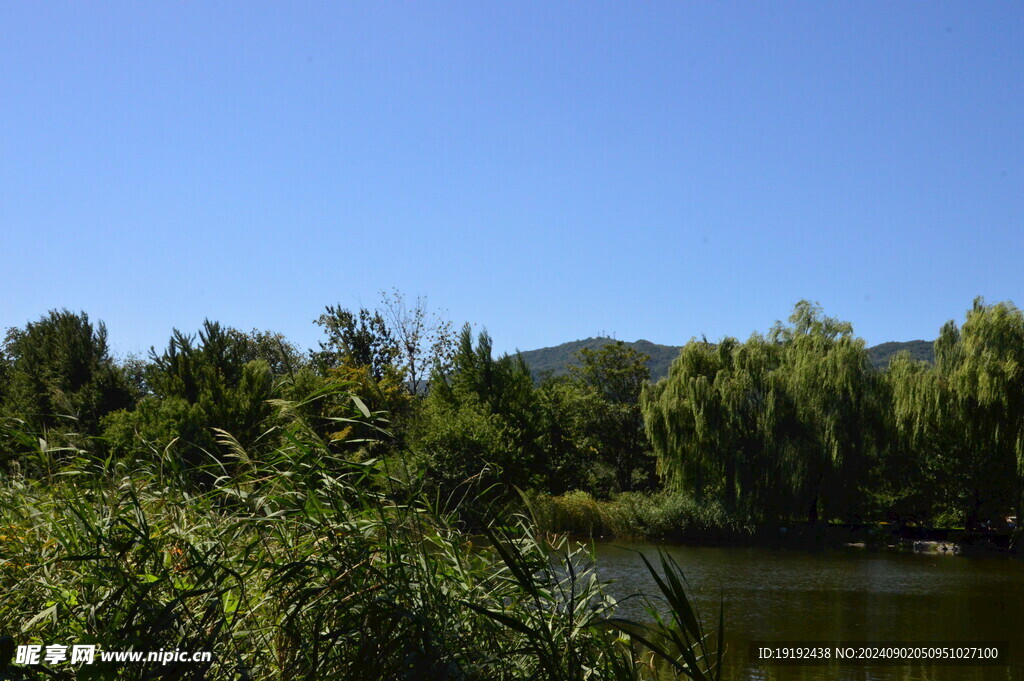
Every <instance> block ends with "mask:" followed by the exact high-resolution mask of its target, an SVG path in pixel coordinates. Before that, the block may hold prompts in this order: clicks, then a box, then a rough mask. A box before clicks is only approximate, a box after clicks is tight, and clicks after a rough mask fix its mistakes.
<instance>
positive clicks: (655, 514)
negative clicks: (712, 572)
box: [527, 490, 752, 542]
mask: <svg viewBox="0 0 1024 681" xmlns="http://www.w3.org/2000/svg"><path fill="white" fill-rule="evenodd" d="M527 505H528V506H529V508H530V511H531V513H532V516H533V518H534V521H535V522H536V523H537V526H538V527H539V528H540V529H541V530H543V531H545V532H549V533H562V532H568V533H570V534H572V535H575V536H581V537H615V538H617V539H630V540H659V541H661V540H670V541H697V542H700V541H719V540H724V539H735V538H742V537H744V536H747V535H749V534H750V532H751V530H752V528H751V526H750V524H749V523H748V522H747V521H746V520H745V519H743V518H742V517H740V516H738V515H736V514H734V513H729V512H728V511H726V510H725V509H724V508H723V507H722V505H721V504H719V503H717V502H714V501H710V502H709V501H697V500H696V499H694V498H692V497H690V496H688V495H686V494H683V493H680V492H659V493H657V494H648V493H643V492H628V493H625V494H619V495H617V496H615V497H613V498H612V499H610V500H607V501H601V500H598V499H595V498H594V497H593V496H591V495H590V494H588V493H587V492H581V491H578V490H575V491H572V492H568V493H566V494H563V495H560V496H549V495H546V494H540V493H534V494H530V495H527Z"/></svg>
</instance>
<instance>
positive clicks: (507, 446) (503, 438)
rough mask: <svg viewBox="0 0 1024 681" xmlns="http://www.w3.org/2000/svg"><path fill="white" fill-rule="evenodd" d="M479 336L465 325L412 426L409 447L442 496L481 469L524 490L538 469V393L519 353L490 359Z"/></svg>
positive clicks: (535, 479)
mask: <svg viewBox="0 0 1024 681" xmlns="http://www.w3.org/2000/svg"><path fill="white" fill-rule="evenodd" d="M491 348H492V342H491V338H490V336H488V335H487V333H486V332H482V333H480V335H479V336H478V338H477V342H476V344H475V345H474V343H473V337H472V332H471V330H470V328H469V326H468V325H466V327H465V328H464V329H463V330H462V334H461V336H460V339H459V344H458V349H457V351H456V353H455V355H454V358H453V361H452V370H451V371H450V372H449V373H447V374H441V373H440V372H439V373H438V374H436V375H435V377H434V379H433V381H432V384H433V389H432V390H431V391H430V394H429V395H428V396H427V397H426V399H425V405H424V408H423V412H422V415H421V417H420V419H419V422H418V423H417V425H416V428H415V434H414V441H413V448H414V450H415V451H416V452H417V454H418V456H419V458H420V459H421V460H422V461H423V462H424V464H425V470H426V472H427V474H428V477H429V478H430V480H431V481H432V482H433V483H434V484H436V485H437V486H438V488H439V489H440V491H441V492H442V493H443V494H445V495H450V494H452V493H454V492H455V491H456V489H455V486H457V485H460V484H461V483H462V481H465V480H467V479H468V478H470V477H473V476H476V475H478V474H480V473H481V472H483V471H488V473H489V475H498V476H500V477H499V478H498V479H500V481H501V482H502V483H504V484H505V485H511V486H518V487H527V486H530V485H532V484H534V483H536V482H538V481H539V479H540V476H541V475H542V474H543V469H542V467H541V466H540V465H539V464H540V456H541V450H540V447H539V419H538V406H537V396H536V393H535V390H534V387H533V382H532V380H531V378H530V373H529V370H528V369H527V368H526V365H525V364H524V363H523V362H522V360H521V359H520V358H516V357H511V356H508V355H505V356H503V357H500V358H497V359H495V358H494V357H493V355H492V350H491Z"/></svg>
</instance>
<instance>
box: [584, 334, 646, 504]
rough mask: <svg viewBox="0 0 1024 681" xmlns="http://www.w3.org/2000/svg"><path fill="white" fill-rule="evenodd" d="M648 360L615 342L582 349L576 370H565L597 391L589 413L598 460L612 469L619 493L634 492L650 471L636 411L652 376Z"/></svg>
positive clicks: (643, 437)
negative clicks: (597, 444) (597, 404)
mask: <svg viewBox="0 0 1024 681" xmlns="http://www.w3.org/2000/svg"><path fill="white" fill-rule="evenodd" d="M648 359H649V357H648V356H647V355H645V354H643V353H641V352H638V351H636V350H635V349H633V348H631V347H629V346H627V345H626V344H625V343H623V342H622V341H616V342H615V343H610V344H608V345H605V346H604V347H602V348H600V349H599V350H591V349H589V348H584V349H583V350H581V351H580V366H578V367H572V368H571V369H570V375H571V376H572V377H573V378H574V379H575V380H577V381H578V382H580V383H581V384H583V385H586V386H589V387H590V388H592V389H594V390H596V391H597V393H598V394H599V395H600V396H601V398H602V400H603V404H602V405H601V407H602V408H601V409H600V410H599V411H598V412H597V413H595V414H594V422H595V424H596V425H598V427H599V428H600V431H599V435H598V439H599V442H600V452H601V454H602V457H601V458H602V460H603V461H604V463H605V464H607V465H608V466H609V467H610V468H611V469H612V470H614V471H615V473H616V476H617V479H616V482H617V483H618V484H617V487H618V491H621V492H626V491H629V490H632V489H634V487H635V486H636V481H637V480H639V481H642V482H646V481H647V480H649V479H650V478H651V477H652V475H653V473H654V470H653V465H652V464H653V459H652V458H651V457H650V456H648V447H649V445H648V442H647V435H646V433H645V432H644V421H643V415H642V414H641V412H640V392H641V390H642V389H643V387H644V386H645V385H646V384H647V383H648V381H649V380H650V377H651V374H650V371H649V370H648V368H647V360H648Z"/></svg>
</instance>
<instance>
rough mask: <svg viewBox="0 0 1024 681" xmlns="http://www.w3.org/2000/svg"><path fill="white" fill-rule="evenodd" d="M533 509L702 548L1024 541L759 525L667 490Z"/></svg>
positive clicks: (578, 529) (1013, 545)
mask: <svg viewBox="0 0 1024 681" xmlns="http://www.w3.org/2000/svg"><path fill="white" fill-rule="evenodd" d="M526 501H527V505H528V507H529V510H530V512H531V514H532V515H533V517H534V520H535V521H536V523H537V526H538V527H539V528H540V529H541V530H542V531H544V532H547V533H549V534H569V535H572V536H576V537H581V538H588V539H597V540H608V541H612V540H614V541H653V542H667V543H681V544H689V545H696V546H750V547H767V548H802V549H817V548H828V547H839V546H851V547H856V548H863V549H877V550H885V549H888V550H902V551H911V552H916V553H936V554H941V555H951V556H952V555H972V556H982V555H994V556H998V555H1014V554H1017V553H1018V551H1019V546H1020V537H1019V535H1018V536H1017V537H1016V541H1015V535H1014V534H1013V533H1012V532H1011V531H1009V530H1004V531H994V530H985V531H977V530H972V531H967V530H964V529H957V528H928V527H921V526H915V525H909V524H897V523H885V522H875V523H816V524H808V523H806V522H773V523H753V522H751V521H749V520H747V519H744V518H742V517H739V516H738V515H736V514H733V513H729V512H727V511H726V510H724V509H723V508H722V507H721V506H720V505H718V504H715V503H698V502H696V501H694V500H692V499H690V498H688V497H685V496H681V495H673V494H671V493H666V492H662V493H659V494H653V495H648V494H640V493H629V494H621V495H618V496H616V497H615V498H613V499H611V500H608V501H604V500H598V499H594V498H593V497H592V496H590V495H589V494H587V493H585V492H570V493H568V494H564V495H561V496H557V497H551V496H547V495H534V496H531V497H528V498H527V500H526Z"/></svg>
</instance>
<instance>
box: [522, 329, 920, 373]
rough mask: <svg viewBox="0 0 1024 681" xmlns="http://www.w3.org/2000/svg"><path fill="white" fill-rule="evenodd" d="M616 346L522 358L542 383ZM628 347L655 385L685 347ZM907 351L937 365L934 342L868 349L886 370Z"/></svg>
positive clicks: (641, 343) (568, 346) (590, 343)
mask: <svg viewBox="0 0 1024 681" xmlns="http://www.w3.org/2000/svg"><path fill="white" fill-rule="evenodd" d="M614 342H615V340H613V339H611V338H606V337H601V336H598V337H597V338H587V339H585V340H576V341H571V342H569V343H562V344H561V345H555V346H553V347H550V348H540V349H538V350H526V351H525V352H522V353H521V354H522V355H523V359H524V360H526V364H527V365H528V366H529V367H530V372H531V373H532V374H533V378H534V380H537V381H539V380H541V379H542V378H544V376H547V375H549V374H550V375H551V376H562V375H565V374H566V373H568V371H569V367H571V366H578V365H579V359H578V358H577V357H576V353H578V352H579V351H580V350H582V349H583V348H588V349H590V350H596V349H598V348H600V347H602V346H605V345H608V344H609V343H614ZM625 345H626V347H629V348H632V349H634V350H636V351H637V352H642V353H644V354H645V355H647V356H649V357H650V359H649V360H648V361H647V368H648V369H649V370H650V372H651V380H653V381H657V380H658V379H659V378H664V377H665V376H667V375H668V368H669V366H671V364H672V362H673V361H674V360H675V358H676V357H678V356H679V351H680V350H682V347H681V346H678V345H660V344H658V343H652V342H650V341H646V340H643V339H641V340H638V341H634V342H632V343H628V342H627V343H626V344H625ZM903 350H906V351H907V352H909V353H910V358H911V359H916V360H923V361H925V362H928V363H929V364H931V363H934V362H935V350H934V349H933V348H932V341H924V340H912V341H905V342H898V341H895V342H889V343H880V344H879V345H875V346H873V347H870V348H868V359H869V360H871V365H872V366H873V367H875V368H876V369H884V368H885V367H887V366H888V365H889V360H891V359H892V358H893V357H894V356H895V355H896V353H898V352H900V351H903Z"/></svg>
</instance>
